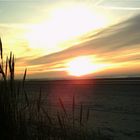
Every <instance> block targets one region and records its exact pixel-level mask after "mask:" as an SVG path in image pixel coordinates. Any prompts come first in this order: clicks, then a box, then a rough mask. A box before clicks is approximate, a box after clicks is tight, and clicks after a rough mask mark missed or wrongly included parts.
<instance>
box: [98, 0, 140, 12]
mask: <svg viewBox="0 0 140 140" xmlns="http://www.w3.org/2000/svg"><path fill="white" fill-rule="evenodd" d="M95 6H97V7H102V8H106V9H112V10H134V11H136V10H140V1H138V0H132V1H130V0H125V1H120V0H99V1H97V2H96V3H95Z"/></svg>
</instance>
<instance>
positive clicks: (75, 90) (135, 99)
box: [26, 78, 140, 140]
mask: <svg viewBox="0 0 140 140" xmlns="http://www.w3.org/2000/svg"><path fill="white" fill-rule="evenodd" d="M40 88H41V89H42V95H43V101H44V106H46V108H48V109H49V110H50V112H54V111H56V110H57V109H58V108H59V106H58V98H59V97H61V99H62V101H63V102H64V105H65V107H66V109H67V111H68V112H70V111H71V108H72V98H73V96H74V97H75V100H76V109H77V114H78V112H79V108H80V105H81V104H83V106H84V109H85V110H86V109H87V108H89V109H90V120H89V122H88V127H89V128H90V127H91V128H92V129H95V130H97V128H99V129H100V130H101V132H102V133H104V134H105V135H109V136H112V137H113V138H114V139H115V140H140V79H138V78H136V79H135V78H133V79H132V78H131V79H129V78H127V79H100V80H97V79H96V80H54V81H28V82H26V89H27V91H28V94H30V95H31V94H32V95H34V94H36V93H37V92H39V89H40Z"/></svg>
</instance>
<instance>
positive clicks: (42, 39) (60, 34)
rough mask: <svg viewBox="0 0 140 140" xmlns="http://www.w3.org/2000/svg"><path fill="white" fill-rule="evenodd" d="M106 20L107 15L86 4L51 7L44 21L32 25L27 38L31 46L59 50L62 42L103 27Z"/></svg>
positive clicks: (51, 50) (52, 50)
mask: <svg viewBox="0 0 140 140" xmlns="http://www.w3.org/2000/svg"><path fill="white" fill-rule="evenodd" d="M107 22H108V20H107V17H105V16H103V15H101V14H99V13H97V11H93V10H91V9H90V8H89V7H88V6H86V5H78V4H77V5H70V6H68V5H67V6H66V5H65V6H63V7H61V8H55V9H53V10H52V11H51V12H50V16H49V18H48V19H47V20H46V21H44V22H42V23H41V24H38V25H34V26H32V27H31V30H30V32H29V33H28V34H27V39H28V40H29V45H30V47H31V48H41V49H46V50H47V51H50V52H55V51H60V50H62V49H64V47H66V46H63V47H62V43H63V42H65V41H68V40H72V39H75V38H76V37H78V36H81V35H83V34H85V33H87V32H89V31H92V30H94V29H98V28H101V27H104V26H106V25H107Z"/></svg>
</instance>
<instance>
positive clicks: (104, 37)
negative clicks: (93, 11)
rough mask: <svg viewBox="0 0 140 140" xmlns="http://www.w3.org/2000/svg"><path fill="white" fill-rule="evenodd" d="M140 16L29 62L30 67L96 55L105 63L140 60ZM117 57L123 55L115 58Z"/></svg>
mask: <svg viewBox="0 0 140 140" xmlns="http://www.w3.org/2000/svg"><path fill="white" fill-rule="evenodd" d="M139 23H140V15H137V16H135V17H132V18H130V19H128V20H126V21H123V22H122V23H119V24H117V25H114V26H111V27H109V28H107V29H104V30H103V31H101V32H99V33H97V34H96V35H90V36H88V37H86V36H85V38H86V40H88V41H85V42H84V43H82V44H79V45H75V46H71V47H70V48H68V49H66V50H63V51H61V52H57V53H53V54H50V55H46V56H42V57H39V58H37V59H34V60H31V61H29V64H30V65H36V64H46V63H52V62H53V63H54V62H58V61H62V60H65V59H69V58H72V57H76V56H80V55H91V54H93V55H96V56H97V57H100V58H103V59H104V61H112V60H113V61H114V62H115V61H116V62H117V61H121V60H122V61H123V60H124V61H127V59H129V60H131V61H132V60H135V59H137V60H140V58H139V53H138V52H140V47H139V45H140V39H139V36H140V24H139ZM135 52H137V53H135ZM116 55H120V56H121V55H122V57H120V58H115V56H116Z"/></svg>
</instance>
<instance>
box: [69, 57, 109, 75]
mask: <svg viewBox="0 0 140 140" xmlns="http://www.w3.org/2000/svg"><path fill="white" fill-rule="evenodd" d="M96 59H97V58H95V57H94V56H92V55H87V56H79V57H76V58H74V59H72V60H70V61H69V62H68V63H67V68H66V71H67V72H68V74H69V75H72V76H78V77H79V76H84V75H88V74H92V73H96V72H99V71H102V70H104V69H106V68H107V67H108V66H111V64H107V63H106V64H103V63H97V62H96Z"/></svg>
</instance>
